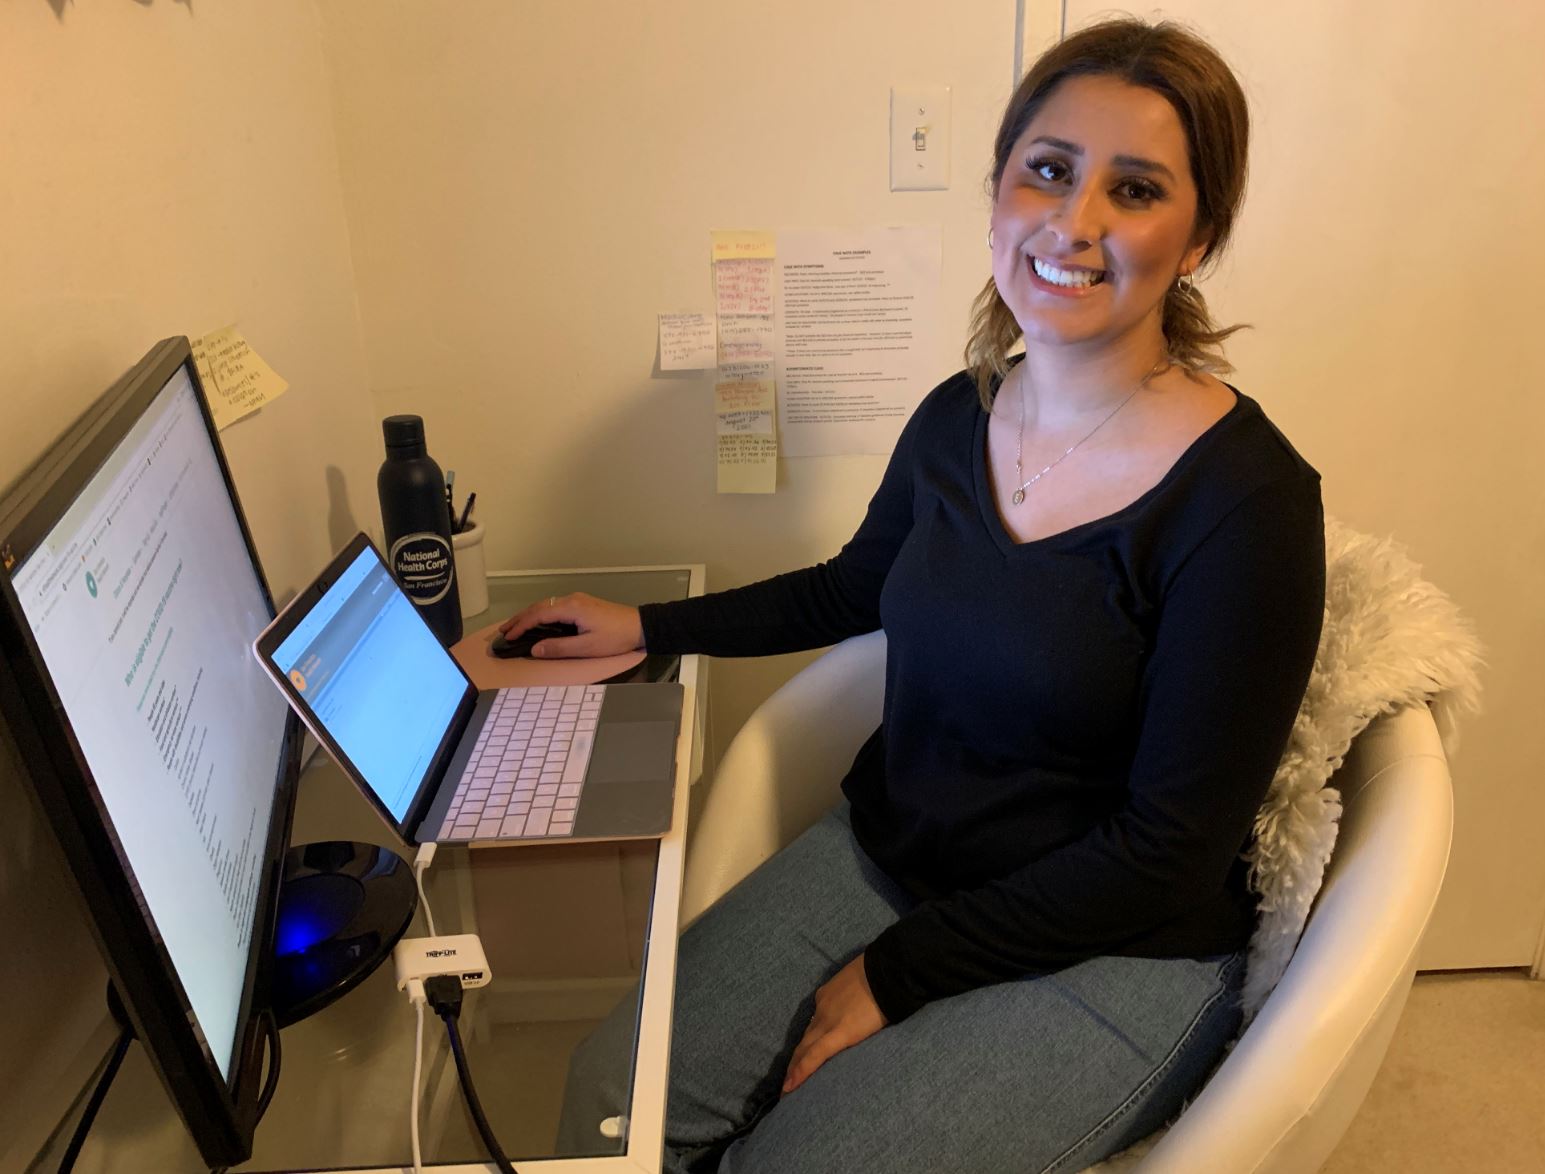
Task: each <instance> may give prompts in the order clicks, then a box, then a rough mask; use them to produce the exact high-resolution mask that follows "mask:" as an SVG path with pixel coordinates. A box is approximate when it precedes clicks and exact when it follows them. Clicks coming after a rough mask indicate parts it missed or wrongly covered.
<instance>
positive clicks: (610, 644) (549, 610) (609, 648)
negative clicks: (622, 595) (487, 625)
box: [499, 591, 644, 660]
mask: <svg viewBox="0 0 1545 1174" xmlns="http://www.w3.org/2000/svg"><path fill="white" fill-rule="evenodd" d="M543 624H572V625H573V626H574V629H575V632H574V635H572V636H547V637H545V638H544V637H538V638H537V642H536V643H535V644H534V645H533V646H532V648H531V652H530V655H531V656H533V657H535V658H536V659H538V660H541V659H545V658H552V659H558V658H561V657H581V656H616V655H618V654H619V653H623V652H634V651H637V650H640V649H642V648H643V647H644V628H643V624H642V623H641V622H640V621H639V616H638V608H636V607H629V606H627V605H626V604H622V603H612V602H610V601H609V600H605V599H597V598H596V597H595V596H593V595H586V594H585V593H584V592H582V591H577V592H574V593H573V594H570V595H555V596H551V597H549V598H547V599H544V600H542V601H541V602H540V603H534V604H532V605H531V606H530V607H528V608H526V609H525V610H524V611H521V612H517V613H516V614H515V615H513V616H511V617H510V618H509V619H508V620H506V621H505V622H504V626H503V627H502V628H500V630H499V634H500V636H502V637H503V638H504V639H505V640H506V641H508V642H511V643H513V642H514V641H515V639H516V638H517V637H520V636H522V635H524V634H525V633H526V632H529V631H530V630H531V629H533V628H536V627H538V626H539V625H543Z"/></svg>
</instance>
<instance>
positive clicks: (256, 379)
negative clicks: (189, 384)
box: [192, 326, 290, 428]
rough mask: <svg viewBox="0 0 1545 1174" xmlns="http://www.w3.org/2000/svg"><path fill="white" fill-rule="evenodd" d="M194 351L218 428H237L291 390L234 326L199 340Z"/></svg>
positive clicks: (195, 343) (211, 412) (194, 359)
mask: <svg viewBox="0 0 1545 1174" xmlns="http://www.w3.org/2000/svg"><path fill="white" fill-rule="evenodd" d="M192 347H193V361H194V362H195V363H197V364H198V373H199V379H200V380H201V381H202V382H203V384H204V393H205V394H206V395H207V396H208V397H209V410H210V414H211V415H213V416H214V418H215V427H216V428H224V427H226V426H227V425H229V424H234V423H235V422H236V421H237V420H240V419H241V418H242V417H243V416H248V415H251V414H252V413H253V412H255V411H257V410H258V409H259V408H260V407H262V406H263V405H264V404H266V403H267V402H268V401H269V400H271V399H277V398H278V397H279V396H281V395H283V394H284V393H285V392H286V391H288V390H289V389H290V385H289V384H288V383H286V382H285V381H284V380H283V379H281V378H280V377H279V375H278V374H277V373H276V372H275V371H274V369H273V368H272V367H270V366H269V365H268V364H267V363H265V362H263V360H262V359H261V358H260V357H259V356H258V353H257V352H256V351H254V350H253V349H252V347H251V346H249V345H248V343H247V340H246V339H245V338H243V337H242V336H241V334H240V333H239V332H238V331H237V329H236V327H234V326H227V327H225V329H223V330H216V331H214V332H212V333H210V334H206V335H205V336H204V337H203V338H196V339H194V340H193V342H192Z"/></svg>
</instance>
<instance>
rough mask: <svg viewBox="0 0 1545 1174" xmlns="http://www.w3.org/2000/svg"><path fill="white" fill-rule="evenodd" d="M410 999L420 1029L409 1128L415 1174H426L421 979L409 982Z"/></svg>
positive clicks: (415, 1045)
mask: <svg viewBox="0 0 1545 1174" xmlns="http://www.w3.org/2000/svg"><path fill="white" fill-rule="evenodd" d="M408 998H409V999H411V1000H412V1002H413V1009H414V1010H415V1011H417V1012H418V1029H417V1031H416V1032H415V1033H414V1036H413V1108H412V1115H411V1116H410V1117H409V1118H408V1128H409V1131H410V1132H411V1134H412V1136H413V1174H424V1156H423V1154H422V1153H421V1152H420V1151H419V1145H418V1102H419V1087H420V1085H419V1081H420V1077H421V1075H422V1073H423V1063H424V984H423V983H422V982H421V981H420V980H419V979H416V978H414V979H410V980H409V981H408Z"/></svg>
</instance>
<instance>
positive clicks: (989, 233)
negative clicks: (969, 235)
mask: <svg viewBox="0 0 1545 1174" xmlns="http://www.w3.org/2000/svg"><path fill="white" fill-rule="evenodd" d="M987 251H988V252H989V253H990V252H992V229H990V228H989V229H988V230H987Z"/></svg>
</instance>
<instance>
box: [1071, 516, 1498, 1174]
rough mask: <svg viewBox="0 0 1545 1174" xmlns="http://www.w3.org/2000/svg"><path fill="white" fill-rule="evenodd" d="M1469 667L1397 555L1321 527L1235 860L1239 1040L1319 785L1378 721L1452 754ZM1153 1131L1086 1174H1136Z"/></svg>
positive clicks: (1323, 805) (1331, 835)
mask: <svg viewBox="0 0 1545 1174" xmlns="http://www.w3.org/2000/svg"><path fill="white" fill-rule="evenodd" d="M1480 665H1481V646H1480V642H1479V640H1477V638H1476V636H1475V632H1474V630H1473V629H1472V627H1471V625H1470V622H1469V621H1468V620H1467V619H1466V618H1465V617H1464V616H1463V615H1461V614H1460V612H1459V609H1458V608H1457V607H1455V606H1454V604H1453V602H1452V601H1451V600H1450V599H1449V598H1448V596H1446V595H1444V594H1443V592H1442V591H1440V590H1438V589H1437V588H1436V587H1434V586H1433V585H1432V584H1431V583H1428V582H1427V581H1426V580H1424V579H1423V578H1422V577H1421V568H1420V567H1418V566H1417V565H1416V564H1415V563H1414V562H1412V561H1411V559H1410V557H1409V556H1408V555H1407V554H1406V552H1405V550H1404V548H1403V547H1401V546H1399V545H1397V544H1396V543H1394V542H1392V541H1390V540H1387V539H1378V538H1372V537H1369V536H1368V535H1366V534H1359V533H1358V532H1357V531H1355V530H1351V529H1349V528H1347V527H1346V526H1343V525H1342V524H1341V523H1340V522H1337V521H1336V520H1334V519H1331V518H1327V519H1326V522H1325V626H1324V629H1323V631H1322V632H1321V634H1320V647H1319V651H1318V653H1317V654H1316V655H1315V660H1314V670H1313V672H1312V673H1311V675H1310V677H1309V687H1308V689H1307V691H1306V692H1305V694H1304V701H1303V705H1302V706H1301V707H1300V708H1299V711H1298V717H1297V718H1296V719H1295V720H1294V722H1293V732H1292V734H1291V735H1290V736H1289V738H1288V744H1287V749H1286V750H1285V751H1284V752H1283V755H1282V762H1281V763H1280V764H1279V765H1278V767H1277V773H1276V777H1274V778H1273V779H1272V783H1271V789H1270V790H1269V791H1268V792H1267V794H1266V802H1265V803H1264V804H1263V805H1262V806H1261V810H1260V814H1258V815H1257V816H1256V817H1255V839H1254V841H1253V842H1252V844H1251V846H1250V848H1249V849H1248V851H1247V852H1246V853H1245V858H1246V859H1247V860H1248V861H1249V863H1250V885H1251V888H1252V889H1253V890H1254V891H1255V892H1256V893H1258V894H1259V895H1260V902H1259V905H1258V909H1259V912H1260V916H1259V919H1258V921H1257V923H1256V928H1255V933H1254V935H1253V936H1252V937H1251V939H1250V948H1249V958H1248V962H1247V966H1246V971H1245V985H1244V993H1243V1003H1244V1024H1243V1026H1242V1027H1241V1034H1242V1033H1243V1030H1244V1028H1245V1027H1248V1026H1249V1024H1250V1022H1251V1020H1253V1019H1254V1018H1255V1016H1256V1014H1257V1012H1259V1011H1260V1009H1261V1007H1262V1005H1263V1004H1264V1003H1265V1002H1266V997H1267V996H1268V995H1269V994H1271V992H1272V990H1273V988H1275V987H1276V985H1277V982H1278V980H1279V979H1281V977H1282V975H1283V972H1284V971H1286V970H1287V966H1288V962H1289V961H1290V960H1291V959H1292V957H1293V951H1294V950H1295V949H1296V948H1297V946H1298V939H1299V938H1300V936H1302V934H1303V931H1304V923H1305V922H1306V921H1307V919H1308V916H1309V906H1310V905H1311V904H1312V903H1313V901H1314V897H1315V894H1316V893H1318V892H1319V889H1320V882H1321V881H1322V879H1323V878H1324V875H1325V867H1326V865H1327V864H1328V863H1329V862H1330V854H1331V849H1332V848H1334V847H1335V845H1336V829H1337V821H1338V820H1339V819H1340V817H1341V796H1340V794H1339V793H1338V792H1337V791H1336V789H1335V788H1334V787H1330V786H1327V785H1326V783H1327V781H1328V780H1329V779H1330V777H1331V775H1332V774H1333V773H1335V771H1336V769H1337V768H1338V767H1339V766H1340V765H1341V763H1342V760H1343V759H1344V758H1345V757H1346V754H1347V751H1348V750H1349V749H1350V748H1351V745H1352V739H1353V738H1355V737H1356V736H1357V735H1358V734H1359V733H1361V732H1362V731H1363V729H1364V728H1365V727H1366V726H1367V725H1368V723H1369V722H1371V721H1372V720H1373V719H1374V718H1376V717H1378V716H1379V715H1380V714H1382V713H1391V712H1393V711H1395V710H1397V709H1400V708H1402V707H1404V706H1407V705H1413V704H1417V703H1420V702H1423V701H1425V702H1428V703H1430V704H1431V706H1432V712H1433V717H1434V719H1435V721H1436V723H1437V727H1438V732H1439V734H1440V735H1441V736H1442V738H1443V746H1444V749H1445V750H1446V751H1448V752H1449V753H1452V752H1453V750H1454V747H1455V745H1456V744H1457V741H1458V729H1457V724H1456V723H1457V719H1458V718H1459V716H1460V715H1461V714H1464V713H1467V712H1474V711H1476V710H1477V709H1479V707H1480V681H1479V679H1478V677H1477V670H1478V669H1479V667H1480ZM1229 1047H1230V1048H1232V1047H1233V1044H1232V1043H1231V1044H1230V1045H1229ZM1163 1133H1164V1131H1163V1130H1160V1131H1158V1132H1156V1133H1153V1134H1150V1135H1149V1136H1148V1137H1146V1138H1144V1139H1143V1140H1142V1141H1140V1142H1138V1143H1137V1144H1136V1145H1133V1146H1131V1147H1129V1148H1128V1149H1125V1150H1123V1151H1122V1152H1121V1153H1119V1154H1115V1155H1113V1156H1112V1157H1110V1158H1108V1159H1106V1160H1105V1161H1104V1162H1100V1163H1098V1164H1097V1165H1094V1166H1091V1167H1089V1169H1088V1171H1087V1172H1086V1174H1120V1172H1123V1171H1129V1170H1134V1169H1136V1167H1137V1163H1138V1162H1139V1161H1140V1160H1141V1158H1142V1157H1143V1156H1144V1155H1145V1154H1147V1152H1148V1151H1149V1150H1151V1149H1152V1148H1153V1147H1154V1146H1155V1145H1157V1144H1158V1141H1159V1138H1160V1137H1162V1136H1163Z"/></svg>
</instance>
